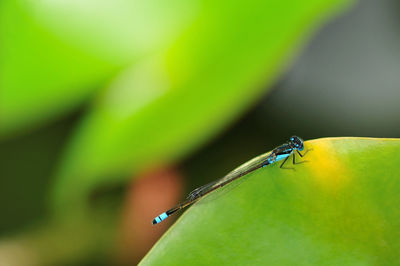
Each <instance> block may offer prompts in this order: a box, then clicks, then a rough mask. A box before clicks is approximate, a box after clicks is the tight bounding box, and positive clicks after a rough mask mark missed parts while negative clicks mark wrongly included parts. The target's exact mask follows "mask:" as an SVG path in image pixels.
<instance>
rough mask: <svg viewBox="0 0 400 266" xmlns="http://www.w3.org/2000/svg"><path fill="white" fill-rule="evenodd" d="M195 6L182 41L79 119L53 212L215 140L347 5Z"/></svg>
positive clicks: (319, 1)
mask: <svg viewBox="0 0 400 266" xmlns="http://www.w3.org/2000/svg"><path fill="white" fill-rule="evenodd" d="M192 3H193V6H192V8H193V9H192V12H191V20H190V19H189V20H188V21H189V22H188V23H187V24H186V25H185V27H184V29H183V30H181V31H180V32H179V34H177V35H176V36H177V37H176V38H175V39H174V40H172V41H171V43H170V44H169V45H168V46H164V47H161V48H160V49H159V50H158V51H157V52H154V53H150V54H148V55H146V56H145V57H143V58H141V59H140V60H139V61H138V63H137V64H135V65H133V66H132V68H131V69H129V70H127V71H125V72H123V73H121V75H120V76H119V77H118V78H117V79H116V80H115V82H113V83H112V84H111V85H110V87H109V88H108V90H107V91H106V92H105V93H104V94H103V96H102V97H101V98H100V99H99V100H98V101H97V103H96V105H95V106H94V107H93V109H92V111H91V112H90V114H89V115H88V116H87V117H86V119H85V120H84V121H83V122H82V124H81V125H80V127H79V129H78V131H77V133H76V134H75V137H74V138H73V140H72V142H71V143H70V146H69V148H68V150H67V152H66V154H65V157H64V160H63V162H62V165H61V167H60V170H59V172H58V175H57V184H56V187H55V189H54V191H53V195H54V198H53V199H54V205H55V209H58V210H63V209H64V207H65V206H67V205H70V206H83V205H84V201H85V198H86V196H87V194H88V192H89V191H91V189H93V187H95V186H96V185H99V184H101V183H105V182H120V181H121V180H126V179H127V177H128V175H127V173H132V172H137V171H141V170H143V169H144V168H148V167H152V166H154V165H160V164H168V163H171V162H173V161H175V160H177V159H179V158H181V157H182V156H184V155H185V154H187V153H188V152H190V151H192V150H193V149H195V148H196V147H199V146H200V145H201V144H203V143H204V142H205V141H206V140H208V139H210V137H212V136H215V135H216V134H217V132H220V131H221V129H223V128H224V127H226V126H227V125H228V124H229V123H230V122H231V121H233V120H234V119H235V118H237V116H238V115H239V114H240V113H243V111H244V110H246V108H248V107H249V106H250V105H251V103H253V102H254V101H256V100H257V99H258V98H259V97H260V96H261V95H262V94H263V93H264V91H265V90H264V88H265V84H270V83H271V82H272V81H273V80H274V78H275V77H276V76H277V74H278V73H279V72H280V71H281V70H282V68H283V66H285V65H286V64H287V59H288V58H290V57H291V56H292V55H293V52H294V51H296V50H297V48H298V46H299V44H301V43H302V42H303V40H304V39H305V37H307V36H308V35H309V33H310V32H312V31H313V29H314V28H315V26H316V25H318V24H319V23H321V22H323V21H325V19H326V18H327V17H328V16H330V15H332V13H335V12H337V11H338V10H339V7H340V8H342V7H343V4H344V3H347V1H341V0H330V1H326V0H309V1H304V0H296V1H291V2H290V4H288V3H287V2H284V1H283V2H282V1H264V0H263V1H261V0H260V1H254V2H253V3H248V2H246V3H245V2H242V1H238V2H232V1H227V2H224V1H223V2H221V1H200V0H199V1H196V2H192ZM261 84H263V85H261ZM115 174H119V176H120V179H116V178H112V176H114V177H115Z"/></svg>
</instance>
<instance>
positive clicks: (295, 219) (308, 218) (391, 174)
mask: <svg viewBox="0 0 400 266" xmlns="http://www.w3.org/2000/svg"><path fill="white" fill-rule="evenodd" d="M311 147H312V148H313V150H311V151H310V152H309V153H308V154H307V155H306V156H305V157H304V159H303V160H305V162H304V163H301V164H296V165H294V166H293V167H294V169H295V170H290V169H280V168H279V164H273V165H270V166H268V167H265V168H262V169H259V170H257V171H255V172H253V173H251V174H249V175H247V176H245V177H243V178H242V179H239V180H237V181H235V182H233V183H230V184H229V185H227V186H226V187H224V188H222V189H220V190H217V191H215V192H213V193H211V194H209V195H208V196H206V197H205V198H204V199H201V200H200V201H199V202H198V203H197V204H195V205H194V206H193V207H191V208H190V209H189V210H187V211H186V212H185V213H184V214H183V215H182V216H181V217H180V219H179V220H178V221H177V222H176V223H175V225H174V226H173V227H172V228H171V229H170V230H169V231H168V232H167V233H166V234H165V235H164V236H163V237H162V239H161V240H160V241H159V242H158V243H157V244H156V245H155V246H154V247H153V249H152V250H151V251H150V252H149V254H148V255H147V256H146V257H145V258H144V259H143V261H142V263H141V265H176V264H180V265H227V264H235V265H398V264H399V263H400V259H399V257H398V250H399V248H400V240H399V239H400V238H399V232H400V210H399V204H400V197H399V192H400V176H399V172H400V155H399V149H400V140H398V139H372V138H326V139H319V140H313V141H308V142H306V148H311ZM298 159H300V158H298ZM288 165H289V166H290V164H288Z"/></svg>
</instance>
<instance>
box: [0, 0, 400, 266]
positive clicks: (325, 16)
mask: <svg viewBox="0 0 400 266" xmlns="http://www.w3.org/2000/svg"><path fill="white" fill-rule="evenodd" d="M398 10H399V4H398V3H397V1H394V0H385V1H372V0H362V1H359V2H357V3H350V2H348V1H339V0H335V1H334V0H325V1H322V0H309V1H293V2H281V1H272V0H271V1H252V2H250V3H249V2H242V1H235V2H224V1H221V2H212V1H210V2H209V1H201V0H198V1H190V2H185V1H172V2H168V3H167V2H162V1H128V0H119V1H112V2H111V1H50V0H46V1H39V2H35V1H12V0H4V1H1V3H0V218H1V219H0V262H2V261H3V262H7V263H10V265H37V264H39V265H62V264H65V265H114V264H135V263H136V262H138V261H139V260H140V258H141V257H142V256H143V255H144V254H145V253H146V251H147V250H148V249H149V248H150V247H151V245H152V244H153V243H154V242H155V241H156V240H157V238H158V237H159V236H160V235H161V234H162V232H163V231H164V230H165V229H166V227H165V228H161V227H160V228H158V229H154V228H150V229H151V230H153V231H151V230H150V229H143V228H145V226H147V225H150V221H151V217H152V216H154V215H157V214H159V213H158V212H159V211H163V208H168V207H170V205H174V204H175V203H176V202H177V201H179V200H180V199H182V198H183V197H184V195H185V193H186V192H188V191H190V190H191V189H193V188H195V187H196V186H199V185H201V184H204V183H207V182H209V181H211V180H214V179H216V178H218V177H220V176H222V175H223V174H225V173H226V172H228V171H229V170H231V169H232V168H234V167H235V166H237V165H239V164H240V163H242V162H244V161H246V160H248V159H249V158H252V157H254V156H256V155H258V154H260V153H263V152H265V151H268V150H270V149H272V148H273V147H274V146H276V145H279V144H280V143H282V142H284V141H286V140H287V138H288V137H289V136H290V135H293V134H296V135H299V136H301V137H303V138H304V139H312V138H319V137H326V136H369V137H398V136H399V134H400V129H399V127H398V126H397V124H398V121H399V118H398V115H397V114H398V113H399V111H400V106H399V104H398V103H397V99H399V98H400V97H399V96H400V90H399V89H398V84H400V75H399V69H400V45H399V44H400V39H399V36H400V35H399V34H398V32H399V30H400V20H399V11H398ZM136 180H137V181H136ZM146 180H148V181H146ZM163 180H164V181H163ZM165 180H169V181H168V182H167V183H165V185H163V186H161V188H160V185H157V184H164V183H163V182H165ZM140 195H143V196H140ZM146 195H147V196H146ZM148 195H152V197H150V200H149V199H148V198H149V196H148ZM167 198H168V199H169V200H166V199H167ZM145 210H149V211H148V212H146V213H145V214H144V213H143V212H144V211H145ZM142 220H143V225H141V224H136V222H137V221H142ZM141 226H143V227H141ZM132 227H135V228H136V231H135V230H133V231H132V232H131V231H129V228H132ZM141 230H142V231H143V232H144V231H145V230H150V231H148V232H149V233H148V236H147V235H146V234H145V233H143V235H141V236H140V237H139V236H138V234H139V233H138V232H139V231H141ZM125 235H129V237H127V238H125V237H124V236H125ZM139 240H140V241H139ZM138 241H139V242H138Z"/></svg>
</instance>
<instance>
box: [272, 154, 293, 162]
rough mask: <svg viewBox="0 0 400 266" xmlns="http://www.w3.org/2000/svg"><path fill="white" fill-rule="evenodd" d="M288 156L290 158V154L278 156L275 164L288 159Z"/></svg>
mask: <svg viewBox="0 0 400 266" xmlns="http://www.w3.org/2000/svg"><path fill="white" fill-rule="evenodd" d="M289 156H290V153H289V154H279V155H277V156H276V159H275V162H277V161H280V160H283V159H285V158H286V157H289Z"/></svg>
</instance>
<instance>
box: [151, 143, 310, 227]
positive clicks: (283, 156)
mask: <svg viewBox="0 0 400 266" xmlns="http://www.w3.org/2000/svg"><path fill="white" fill-rule="evenodd" d="M303 150H304V141H303V140H302V139H301V138H299V137H297V136H292V137H290V139H289V141H287V142H286V143H284V144H282V145H280V146H279V147H276V148H275V149H273V150H272V151H271V152H269V153H265V154H262V155H260V156H258V157H255V158H254V159H252V160H250V161H248V162H247V163H245V164H243V165H241V166H239V167H238V168H236V169H235V170H233V171H231V172H230V173H228V174H227V175H226V176H224V177H223V178H221V179H218V180H216V181H213V182H211V183H209V184H206V185H204V186H201V187H199V188H196V189H195V190H193V191H192V192H190V193H189V195H188V196H187V199H186V201H184V202H182V203H180V204H179V205H177V206H175V207H174V208H172V209H169V210H168V211H166V212H163V213H162V214H160V215H159V216H157V217H156V218H154V220H153V221H152V224H153V225H154V224H158V223H161V222H162V221H163V220H165V219H166V218H167V217H168V216H170V215H171V214H173V213H175V212H177V211H179V210H182V209H183V208H185V207H187V206H190V205H192V204H193V203H195V202H196V201H198V200H199V199H201V198H202V197H204V196H205V195H207V194H209V193H211V192H212V191H214V190H216V189H218V188H221V187H223V186H225V185H226V184H229V183H230V182H232V181H234V180H236V179H238V178H240V177H242V176H244V175H247V174H248V173H251V172H253V171H255V170H257V169H259V168H261V167H265V166H267V165H270V164H273V163H275V162H278V161H282V160H283V162H282V163H281V165H280V168H282V167H283V165H284V164H285V163H286V161H287V160H288V158H289V157H290V155H292V154H293V164H296V156H295V152H297V153H298V154H299V155H300V157H303V156H304V155H305V154H306V153H307V152H308V150H307V151H306V152H305V153H304V154H301V153H300V151H303Z"/></svg>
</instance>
